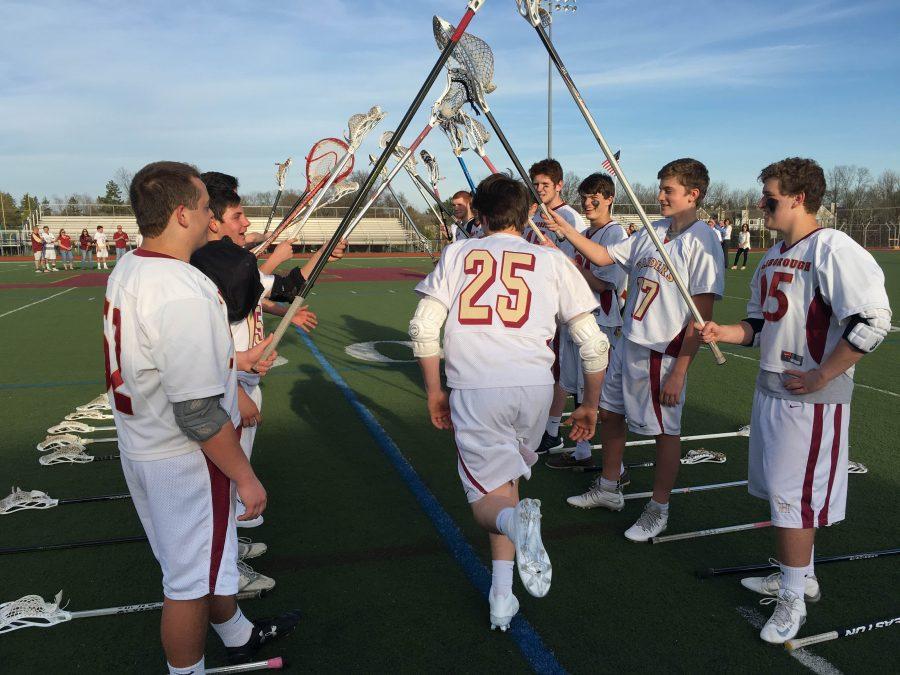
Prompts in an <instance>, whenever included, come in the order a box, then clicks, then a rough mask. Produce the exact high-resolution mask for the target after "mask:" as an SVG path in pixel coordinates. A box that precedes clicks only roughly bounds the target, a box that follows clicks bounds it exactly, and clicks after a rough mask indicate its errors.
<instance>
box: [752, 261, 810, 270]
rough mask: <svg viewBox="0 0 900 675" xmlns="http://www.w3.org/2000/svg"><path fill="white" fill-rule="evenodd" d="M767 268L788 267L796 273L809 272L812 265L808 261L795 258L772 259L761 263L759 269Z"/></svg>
mask: <svg viewBox="0 0 900 675" xmlns="http://www.w3.org/2000/svg"><path fill="white" fill-rule="evenodd" d="M768 267H788V268H790V269H792V270H797V271H798V272H809V271H810V270H811V269H812V263H811V262H809V261H808V260H797V259H796V258H772V259H771V260H767V261H766V262H765V263H763V266H762V267H761V268H760V269H766V268H768Z"/></svg>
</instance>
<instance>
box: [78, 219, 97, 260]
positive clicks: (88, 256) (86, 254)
mask: <svg viewBox="0 0 900 675" xmlns="http://www.w3.org/2000/svg"><path fill="white" fill-rule="evenodd" d="M78 248H80V249H81V269H82V270H83V269H85V265H87V266H90V265H93V264H94V240H93V238H92V237H91V235H89V234H88V231H87V228H85V229H83V230H82V231H81V236H80V237H78Z"/></svg>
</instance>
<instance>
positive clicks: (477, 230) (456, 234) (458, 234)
mask: <svg viewBox="0 0 900 675" xmlns="http://www.w3.org/2000/svg"><path fill="white" fill-rule="evenodd" d="M451 234H452V235H453V241H454V242H457V241H462V240H463V239H480V238H481V237H483V236H484V233H483V232H482V231H481V224H480V223H479V222H478V219H477V218H471V219H469V220H467V221H466V222H464V223H463V222H454V223H453V231H452V232H451Z"/></svg>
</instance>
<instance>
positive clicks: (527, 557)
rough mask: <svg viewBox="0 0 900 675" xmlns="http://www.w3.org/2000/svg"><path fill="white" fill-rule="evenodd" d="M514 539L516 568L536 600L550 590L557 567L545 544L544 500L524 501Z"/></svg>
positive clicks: (515, 521) (518, 509)
mask: <svg viewBox="0 0 900 675" xmlns="http://www.w3.org/2000/svg"><path fill="white" fill-rule="evenodd" d="M512 520H513V531H514V534H513V536H512V537H510V539H511V540H512V542H513V543H514V544H515V545H516V568H517V569H518V570H519V578H520V579H521V580H522V584H524V586H525V590H526V591H528V592H529V593H530V594H531V595H533V596H534V597H536V598H543V597H544V596H545V595H547V593H548V592H549V591H550V581H551V579H552V577H553V566H552V565H551V564H550V556H548V555H547V551H546V549H545V548H544V542H542V541H541V501H540V500H539V499H523V500H521V501H520V502H519V503H518V504H516V509H515V512H514V513H513V517H512Z"/></svg>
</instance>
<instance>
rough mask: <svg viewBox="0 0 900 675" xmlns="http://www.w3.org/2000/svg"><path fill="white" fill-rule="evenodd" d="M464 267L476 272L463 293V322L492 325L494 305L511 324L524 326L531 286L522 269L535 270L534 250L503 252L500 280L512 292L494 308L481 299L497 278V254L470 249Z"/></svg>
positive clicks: (501, 296)
mask: <svg viewBox="0 0 900 675" xmlns="http://www.w3.org/2000/svg"><path fill="white" fill-rule="evenodd" d="M464 269H465V272H466V274H474V275H475V278H474V279H472V281H470V282H469V283H468V284H467V285H466V287H465V288H464V289H463V290H462V293H460V294H459V315H458V320H459V322H460V323H461V324H464V325H490V324H491V323H493V321H494V309H496V311H497V316H498V317H500V321H502V322H503V325H504V326H506V327H507V328H521V327H522V326H523V325H524V324H525V322H526V321H528V315H529V313H530V312H531V289H530V288H529V287H528V284H527V283H525V280H524V279H523V278H522V277H521V276H519V273H521V272H531V271H533V270H534V254H532V253H519V252H516V251H504V252H503V262H502V263H501V265H500V281H501V282H502V283H503V286H504V287H505V288H506V290H507V291H508V292H509V295H498V296H497V302H496V304H495V306H494V307H493V308H492V307H491V306H490V305H480V304H478V301H479V300H481V296H483V295H484V294H485V292H487V290H488V289H489V288H490V287H491V286H492V285H493V284H494V282H495V281H496V280H497V261H496V259H494V256H492V255H491V254H490V253H489V252H488V251H486V250H484V249H480V248H479V249H474V250H472V251H469V254H468V255H467V256H466V259H465V268H464Z"/></svg>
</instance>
